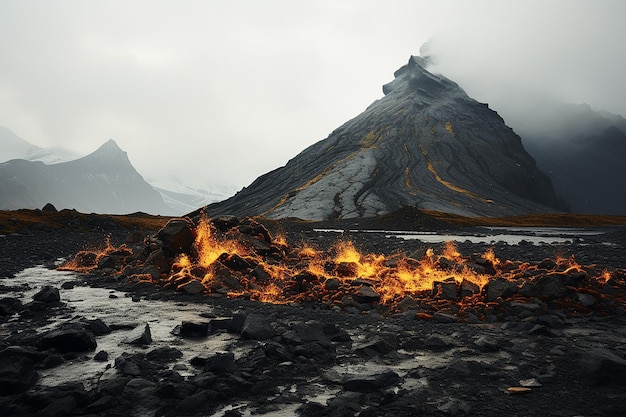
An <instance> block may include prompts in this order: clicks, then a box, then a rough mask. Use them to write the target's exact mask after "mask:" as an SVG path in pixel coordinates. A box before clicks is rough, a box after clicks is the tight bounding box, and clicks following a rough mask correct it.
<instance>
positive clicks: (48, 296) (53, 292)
mask: <svg viewBox="0 0 626 417" xmlns="http://www.w3.org/2000/svg"><path fill="white" fill-rule="evenodd" d="M33 300H35V301H40V302H42V303H57V302H59V301H61V295H60V294H59V289H58V288H54V287H52V286H50V285H45V286H44V287H43V288H42V289H41V290H39V292H37V294H35V295H33Z"/></svg>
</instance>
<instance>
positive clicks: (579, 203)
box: [514, 101, 626, 215]
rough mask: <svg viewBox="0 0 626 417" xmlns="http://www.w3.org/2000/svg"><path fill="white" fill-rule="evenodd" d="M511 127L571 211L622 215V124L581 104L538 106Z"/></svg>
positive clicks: (625, 190) (625, 122)
mask: <svg viewBox="0 0 626 417" xmlns="http://www.w3.org/2000/svg"><path fill="white" fill-rule="evenodd" d="M522 117H523V118H522ZM514 123H515V130H516V131H517V132H518V133H519V134H520V136H521V137H522V140H523V143H524V145H525V147H526V149H528V152H529V153H530V154H531V155H532V156H533V157H534V158H535V159H536V161H537V165H538V166H539V167H540V168H541V169H542V170H543V171H545V172H546V173H548V175H550V177H551V178H552V182H553V184H554V188H555V190H556V192H557V194H558V195H560V196H561V197H562V198H564V199H565V200H567V201H568V203H569V205H570V207H571V210H572V211H573V212H575V213H586V214H605V215H626V187H625V186H624V179H625V178H626V164H624V158H626V119H624V118H623V117H622V116H619V115H615V114H611V113H609V112H606V111H598V110H593V109H592V108H591V107H590V106H589V105H587V104H569V103H559V102H553V101H544V102H541V103H536V104H535V105H534V106H532V108H528V109H526V110H525V111H524V112H521V113H520V116H518V119H516V120H514Z"/></svg>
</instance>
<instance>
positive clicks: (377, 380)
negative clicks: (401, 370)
mask: <svg viewBox="0 0 626 417" xmlns="http://www.w3.org/2000/svg"><path fill="white" fill-rule="evenodd" d="M399 380H400V377H399V376H398V374H396V373H395V372H393V371H386V372H384V373H382V374H379V375H371V376H370V375H346V376H345V377H344V378H343V381H342V385H343V389H345V390H346V391H356V392H375V391H378V390H379V389H380V388H383V387H388V386H390V385H393V384H395V383H397V382H398V381H399Z"/></svg>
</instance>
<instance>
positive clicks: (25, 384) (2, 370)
mask: <svg viewBox="0 0 626 417" xmlns="http://www.w3.org/2000/svg"><path fill="white" fill-rule="evenodd" d="M37 378H38V374H37V372H36V371H35V370H34V367H33V361H32V360H31V359H29V358H27V357H25V356H13V355H4V356H0V396H6V395H13V394H17V393H20V392H23V391H26V390H27V389H28V388H30V387H31V386H33V385H34V384H35V382H36V381H37Z"/></svg>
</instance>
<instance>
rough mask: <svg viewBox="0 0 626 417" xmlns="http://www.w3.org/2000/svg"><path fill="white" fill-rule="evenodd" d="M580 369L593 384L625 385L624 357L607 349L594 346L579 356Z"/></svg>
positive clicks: (625, 368) (625, 362)
mask: <svg viewBox="0 0 626 417" xmlns="http://www.w3.org/2000/svg"><path fill="white" fill-rule="evenodd" d="M581 365H582V369H583V370H584V371H585V373H586V374H587V376H588V378H589V382H590V383H592V384H595V385H605V384H612V383H614V384H618V385H620V386H626V359H624V357H623V356H618V355H617V354H616V353H615V352H612V351H610V350H608V349H603V348H595V349H591V350H590V351H588V352H585V353H584V354H583V355H582V356H581Z"/></svg>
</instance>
